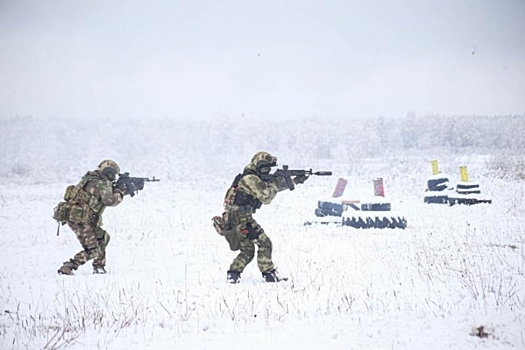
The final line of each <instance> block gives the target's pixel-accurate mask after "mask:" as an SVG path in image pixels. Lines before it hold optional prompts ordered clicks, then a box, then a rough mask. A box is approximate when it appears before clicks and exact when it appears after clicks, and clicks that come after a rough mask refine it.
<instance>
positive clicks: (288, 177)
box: [261, 165, 332, 191]
mask: <svg viewBox="0 0 525 350" xmlns="http://www.w3.org/2000/svg"><path fill="white" fill-rule="evenodd" d="M310 175H317V176H331V175H332V172H331V171H315V172H314V171H312V169H310V170H295V169H291V170H290V169H288V165H283V168H282V169H277V170H275V172H274V173H273V174H264V175H261V179H262V180H263V181H266V182H269V181H272V180H273V179H275V178H276V177H283V178H284V180H285V181H286V185H288V188H289V189H290V191H293V190H294V188H295V183H294V182H293V180H292V176H294V177H295V176H310Z"/></svg>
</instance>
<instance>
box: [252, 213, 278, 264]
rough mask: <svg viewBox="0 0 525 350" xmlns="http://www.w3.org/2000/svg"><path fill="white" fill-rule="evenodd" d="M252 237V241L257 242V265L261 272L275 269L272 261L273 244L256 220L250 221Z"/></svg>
mask: <svg viewBox="0 0 525 350" xmlns="http://www.w3.org/2000/svg"><path fill="white" fill-rule="evenodd" d="M252 229H253V230H254V237H256V238H255V239H254V240H253V241H252V242H254V243H255V244H257V247H258V249H257V266H258V267H259V270H260V271H261V272H269V271H272V270H274V269H275V266H274V264H273V261H272V251H273V244H272V241H271V240H270V237H268V236H267V235H266V233H264V230H263V229H262V227H261V226H259V224H258V223H257V222H255V221H254V222H253V223H252Z"/></svg>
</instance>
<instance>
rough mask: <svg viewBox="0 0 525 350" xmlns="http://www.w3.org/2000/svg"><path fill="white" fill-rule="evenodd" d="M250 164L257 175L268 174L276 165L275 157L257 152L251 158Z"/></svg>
mask: <svg viewBox="0 0 525 350" xmlns="http://www.w3.org/2000/svg"><path fill="white" fill-rule="evenodd" d="M250 164H251V165H252V166H253V167H254V168H255V170H256V171H257V173H259V174H269V173H270V170H271V167H273V166H276V165H277V157H274V156H272V155H271V154H270V153H268V152H264V151H261V152H257V153H255V155H254V156H253V157H252V160H251V162H250Z"/></svg>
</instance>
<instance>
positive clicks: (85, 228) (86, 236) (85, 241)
mask: <svg viewBox="0 0 525 350" xmlns="http://www.w3.org/2000/svg"><path fill="white" fill-rule="evenodd" d="M69 226H70V227H71V229H72V230H73V232H75V234H76V235H77V238H78V240H79V242H80V244H81V245H82V248H84V250H82V251H80V252H78V253H77V254H75V256H74V257H73V259H71V260H70V261H71V262H72V263H74V264H76V266H77V268H78V266H81V265H84V264H85V263H86V262H87V261H89V260H91V259H95V258H97V257H98V256H99V255H100V254H101V250H100V246H99V244H98V240H97V236H96V232H95V229H94V227H92V226H90V225H74V224H70V225H69Z"/></svg>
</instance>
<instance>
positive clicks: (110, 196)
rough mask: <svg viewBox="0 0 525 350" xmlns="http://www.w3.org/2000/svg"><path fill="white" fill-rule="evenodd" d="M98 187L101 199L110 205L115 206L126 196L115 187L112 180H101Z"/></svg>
mask: <svg viewBox="0 0 525 350" xmlns="http://www.w3.org/2000/svg"><path fill="white" fill-rule="evenodd" d="M97 188H98V190H99V192H100V200H101V201H102V203H104V205H106V206H108V207H115V206H117V205H119V204H120V203H121V202H122V199H123V198H124V193H123V192H122V191H121V190H120V189H118V188H115V189H114V188H113V185H112V184H111V181H108V180H102V181H99V182H98V184H97Z"/></svg>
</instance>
